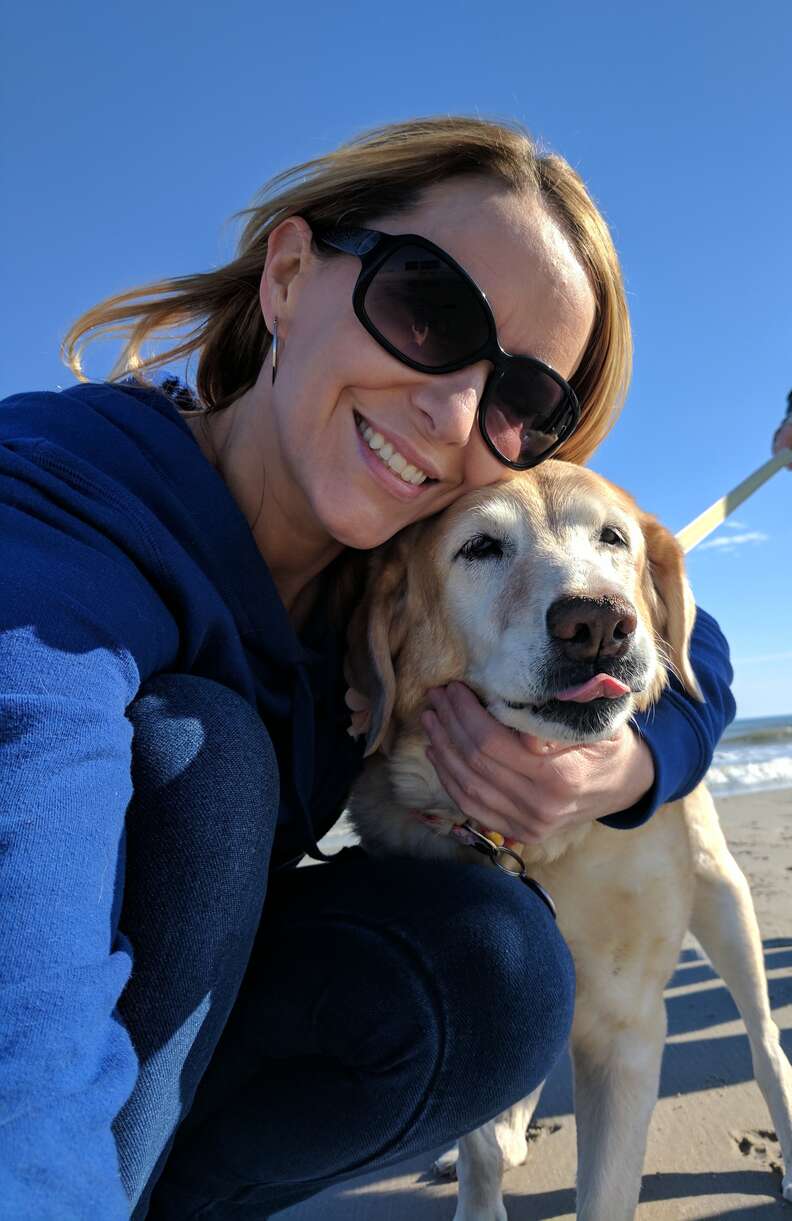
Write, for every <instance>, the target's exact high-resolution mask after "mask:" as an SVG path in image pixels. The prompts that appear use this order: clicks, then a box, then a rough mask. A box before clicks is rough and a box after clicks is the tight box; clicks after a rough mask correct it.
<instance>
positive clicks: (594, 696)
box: [555, 674, 630, 704]
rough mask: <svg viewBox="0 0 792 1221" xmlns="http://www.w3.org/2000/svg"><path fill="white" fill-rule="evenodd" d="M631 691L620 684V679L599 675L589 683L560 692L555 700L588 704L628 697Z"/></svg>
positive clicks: (608, 675)
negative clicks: (592, 701) (590, 701)
mask: <svg viewBox="0 0 792 1221" xmlns="http://www.w3.org/2000/svg"><path fill="white" fill-rule="evenodd" d="M629 690H630V688H629V687H627V686H625V684H624V683H621V682H619V680H618V678H612V677H611V675H610V674H597V675H595V677H594V678H590V679H589V680H588V682H587V683H580V685H579V686H577V687H567V689H566V691H559V693H558V695H556V696H555V699H557V700H574V701H575V703H576V704H587V703H588V702H589V700H602V699H605V700H616V699H618V698H619V696H620V695H627V693H628V692H629Z"/></svg>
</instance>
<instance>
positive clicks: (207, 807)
mask: <svg viewBox="0 0 792 1221" xmlns="http://www.w3.org/2000/svg"><path fill="white" fill-rule="evenodd" d="M127 715H128V717H129V720H130V721H131V722H132V726H133V730H134V736H133V744H132V779H133V790H134V798H133V803H132V804H133V808H134V809H135V810H136V811H140V810H141V809H144V808H148V807H152V806H153V807H157V809H158V818H159V820H160V821H159V826H160V828H161V829H162V830H165V828H166V824H167V823H168V822H170V823H171V824H173V825H174V829H176V830H177V831H178V832H179V833H180V834H182V835H189V836H190V838H191V839H192V840H195V839H196V838H199V839H204V840H205V841H206V843H207V846H208V845H209V843H211V844H220V845H222V846H223V856H224V857H225V858H226V859H227V860H228V862H229V865H230V866H231V867H233V865H234V862H235V861H236V862H239V861H240V860H243V859H245V856H247V857H248V858H249V857H250V855H251V853H252V854H253V855H254V856H258V854H259V852H260V851H261V850H262V849H263V850H264V851H265V852H266V853H267V855H268V854H269V850H270V848H271V843H272V837H273V834H274V829H275V823H276V821H277V811H278V801H279V782H278V766H277V760H276V758H275V752H274V749H273V746H272V742H271V740H270V737H269V734H268V733H267V730H266V727H265V725H264V722H263V721H262V720H261V717H260V716H259V714H258V712H257V711H256V709H255V708H253V707H252V706H251V705H250V704H249V703H248V702H247V700H245V699H243V698H242V696H240V695H238V694H237V693H236V692H235V691H232V690H230V689H229V688H228V687H224V686H222V685H221V684H220V683H216V682H214V681H213V680H211V679H207V678H200V677H197V676H195V675H183V674H162V675H158V676H157V677H156V678H154V679H151V680H150V681H149V682H148V683H146V684H144V686H143V687H142V688H141V690H140V693H139V695H138V698H137V699H136V700H135V701H134V703H133V704H132V705H131V706H130V708H129V710H128V713H127ZM198 850H199V851H201V847H200V845H198Z"/></svg>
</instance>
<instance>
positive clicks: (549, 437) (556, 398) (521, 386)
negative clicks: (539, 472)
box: [481, 358, 577, 466]
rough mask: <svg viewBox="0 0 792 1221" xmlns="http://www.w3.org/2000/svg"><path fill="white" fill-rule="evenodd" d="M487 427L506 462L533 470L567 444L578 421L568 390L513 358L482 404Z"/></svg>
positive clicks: (484, 421)
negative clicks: (548, 455) (550, 453)
mask: <svg viewBox="0 0 792 1221" xmlns="http://www.w3.org/2000/svg"><path fill="white" fill-rule="evenodd" d="M481 413H482V415H481V420H482V427H483V429H484V432H485V433H486V435H487V437H488V438H489V440H490V441H491V442H492V444H493V446H494V447H495V449H496V450H497V451H498V453H499V454H500V455H501V457H502V458H505V459H506V461H507V462H513V463H516V464H517V465H520V466H533V465H534V464H535V463H536V462H538V461H541V459H542V458H543V457H544V456H545V455H546V454H548V453H549V452H550V451H551V450H552V449H554V448H555V447H556V446H557V445H558V444H559V443H560V442H561V441H563V440H564V439H565V438H566V437H567V436H569V434H570V432H571V431H572V429H573V428H574V425H575V423H576V419H577V413H576V411H575V407H574V403H573V402H572V401H571V400H570V398H569V395H568V394H567V393H566V391H565V390H564V388H563V387H562V386H561V385H559V383H558V382H557V381H555V380H554V379H553V378H552V377H550V376H549V374H547V373H545V372H544V371H543V370H542V369H540V368H537V367H536V366H535V365H532V364H529V363H526V364H522V363H521V362H519V363H518V360H517V358H514V361H513V363H511V364H510V366H509V368H507V369H505V370H504V371H503V372H502V373H501V374H500V376H495V375H493V377H492V378H491V379H490V384H489V385H488V386H487V389H486V391H485V395H484V399H483V401H482V404H481Z"/></svg>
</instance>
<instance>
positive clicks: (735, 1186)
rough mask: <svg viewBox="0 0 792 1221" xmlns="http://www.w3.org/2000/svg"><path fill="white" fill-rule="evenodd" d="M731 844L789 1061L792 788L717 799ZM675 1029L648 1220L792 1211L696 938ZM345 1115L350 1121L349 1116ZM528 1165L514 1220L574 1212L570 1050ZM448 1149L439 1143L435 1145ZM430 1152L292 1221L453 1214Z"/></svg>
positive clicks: (733, 1015)
mask: <svg viewBox="0 0 792 1221" xmlns="http://www.w3.org/2000/svg"><path fill="white" fill-rule="evenodd" d="M718 810H719V813H720V817H721V822H722V824H723V827H724V830H725V832H726V836H727V838H728V840H729V844H730V846H731V849H732V851H733V853H734V855H735V857H736V858H737V861H738V862H739V864H740V866H741V868H742V869H743V871H744V873H745V874H746V876H747V878H748V881H749V883H750V885H751V890H752V893H753V897H754V903H755V906H756V911H757V916H758V919H759V927H760V930H761V934H762V940H763V944H764V949H765V966H766V969H767V975H768V985H769V991H770V1000H771V1005H772V1008H773V1016H774V1018H775V1021H776V1023H777V1024H778V1025H779V1027H780V1028H781V1031H782V1041H783V1044H784V1048H785V1050H786V1053H787V1055H789V1056H790V1057H792V789H784V790H776V791H772V792H766V793H755V794H751V795H745V796H743V795H741V796H738V797H729V798H720V799H719V800H718ZM665 995H666V1005H667V1009H668V1039H667V1044H666V1051H665V1056H664V1059H663V1071H662V1077H661V1084H660V1098H659V1101H658V1104H657V1108H656V1110H655V1113H654V1117H653V1119H652V1125H651V1128H650V1131H649V1143H648V1148H647V1155H646V1161H645V1164H644V1178H643V1187H642V1190H641V1202H640V1204H639V1206H638V1212H637V1214H636V1217H637V1219H638V1221H704V1219H705V1218H707V1219H709V1218H712V1219H714V1218H718V1219H719V1221H721V1219H725V1218H729V1219H731V1218H734V1219H735V1221H753V1218H757V1219H761V1221H765V1219H767V1221H769V1219H770V1217H771V1216H778V1218H779V1221H781V1218H782V1217H786V1218H787V1221H792V1204H786V1203H784V1201H783V1200H782V1199H781V1197H780V1195H779V1185H780V1181H781V1176H780V1171H779V1170H778V1169H777V1167H778V1155H779V1150H778V1145H777V1143H776V1142H775V1140H774V1139H773V1133H772V1132H771V1130H770V1129H771V1124H770V1118H769V1115H768V1113H767V1110H766V1108H765V1105H764V1100H763V1098H762V1096H761V1094H760V1093H759V1090H758V1088H757V1086H756V1084H755V1083H754V1081H753V1077H752V1069H751V1056H750V1051H749V1047H748V1040H747V1038H746V1035H745V1029H744V1027H743V1024H742V1022H741V1021H740V1019H739V1016H738V1014H737V1010H736V1009H735V1007H734V1002H733V1001H732V1000H731V997H730V996H729V994H728V993H727V992H726V989H725V988H724V986H723V984H722V983H721V981H720V979H719V978H718V976H716V975H715V973H714V972H713V971H712V969H711V967H710V966H709V964H708V962H707V961H706V959H705V958H704V956H703V954H702V952H701V950H700V949H699V948H698V946H697V944H696V942H695V941H694V940H693V938H692V937H688V939H687V940H686V942H685V945H684V947H683V949H682V953H681V956H680V961H679V965H678V968H677V971H676V973H675V974H674V976H673V978H672V979H671V980H670V982H669V984H668V987H667V989H666V994H665ZM339 1118H340V1119H341V1117H339ZM530 1133H531V1135H532V1137H533V1140H532V1143H531V1149H530V1152H529V1154H528V1159H527V1161H526V1163H525V1165H523V1166H521V1167H520V1168H519V1169H517V1170H511V1171H509V1172H508V1174H507V1175H506V1177H505V1180H504V1194H505V1200H506V1208H507V1211H508V1214H509V1219H510V1221H549V1219H550V1218H554V1219H558V1221H573V1219H574V1216H575V1191H574V1182H575V1129H574V1119H573V1116H572V1090H571V1077H570V1070H569V1063H568V1060H566V1059H565V1060H564V1061H563V1062H562V1063H561V1064H559V1065H558V1067H557V1069H556V1071H555V1072H554V1073H553V1075H552V1076H551V1078H550V1079H549V1080H548V1082H547V1085H546V1086H545V1089H544V1092H543V1095H542V1098H541V1100H540V1103H539V1107H538V1108H537V1113H536V1116H535V1120H534V1123H533V1124H532V1126H531V1129H530ZM438 1152H439V1151H438ZM431 1160H432V1157H431V1155H426V1156H423V1157H421V1158H419V1159H415V1160H413V1161H412V1162H409V1163H405V1164H404V1165H402V1166H398V1167H393V1168H391V1169H390V1170H388V1171H386V1172H380V1173H379V1174H374V1175H368V1176H365V1177H362V1178H358V1179H355V1180H350V1181H349V1182H348V1183H345V1184H342V1185H341V1186H339V1187H337V1188H334V1189H331V1190H330V1191H327V1192H325V1193H323V1194H322V1195H320V1196H316V1197H314V1198H313V1199H312V1200H309V1201H306V1202H305V1203H304V1204H300V1205H297V1206H295V1207H294V1208H291V1209H288V1210H287V1211H286V1212H283V1213H280V1214H279V1216H280V1217H283V1218H284V1221H451V1218H452V1217H453V1214H454V1208H455V1196H456V1185H455V1184H449V1183H441V1182H438V1181H437V1180H436V1179H434V1178H433V1177H432V1176H431V1174H430V1173H428V1170H429V1166H430V1164H431Z"/></svg>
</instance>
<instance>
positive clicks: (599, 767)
mask: <svg viewBox="0 0 792 1221" xmlns="http://www.w3.org/2000/svg"><path fill="white" fill-rule="evenodd" d="M429 705H430V708H431V711H427V712H425V713H424V714H423V718H422V721H423V726H424V729H425V730H426V732H427V733H428V735H429V739H430V742H431V746H430V748H429V749H428V750H427V755H428V756H429V758H430V760H431V762H432V764H433V765H434V768H435V770H436V771H437V774H438V776H439V777H440V781H441V783H442V785H443V788H444V789H445V790H446V792H447V793H448V794H449V796H450V797H452V798H453V799H454V801H455V802H456V804H457V805H458V806H459V808H460V810H461V811H462V813H463V814H466V815H467V816H468V817H469V818H472V819H475V821H476V823H478V825H479V826H481V827H484V828H486V829H487V830H493V831H500V833H501V834H502V835H504V836H505V837H506V838H507V839H512V840H517V841H519V842H520V843H526V844H527V843H537V842H538V841H539V840H542V839H544V838H545V837H546V836H548V835H552V834H553V832H555V831H558V830H559V829H560V828H561V827H568V826H571V825H573V824H575V823H583V822H592V821H593V820H594V819H596V818H602V817H604V816H605V815H607V814H614V813H616V812H618V811H620V810H627V809H629V808H630V807H631V806H633V805H635V803H636V802H637V801H639V800H640V798H641V797H643V796H644V794H646V793H647V792H648V791H649V789H650V788H651V787H652V784H653V782H654V761H653V759H652V755H651V752H650V750H649V748H648V746H647V745H646V743H645V742H643V741H642V739H641V738H639V736H638V735H637V734H636V733H634V732H633V731H632V730H631V729H629V728H628V727H627V726H624V727H623V728H622V729H621V730H619V732H618V733H617V734H616V736H615V737H613V738H610V739H608V740H607V741H603V742H592V743H591V744H588V745H582V746H569V745H567V744H566V743H559V742H546V741H544V740H543V739H541V738H535V737H534V736H533V735H532V734H529V733H519V732H518V731H516V730H514V729H509V728H507V727H506V726H505V725H501V724H500V722H499V721H496V720H495V718H494V717H493V716H490V714H489V713H488V712H487V711H486V709H485V708H482V706H481V704H480V703H479V702H478V700H477V699H476V697H475V696H474V695H473V693H472V691H470V690H469V688H468V687H466V686H465V685H464V684H463V683H450V684H449V686H448V687H434V688H432V690H431V691H430V692H429Z"/></svg>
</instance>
